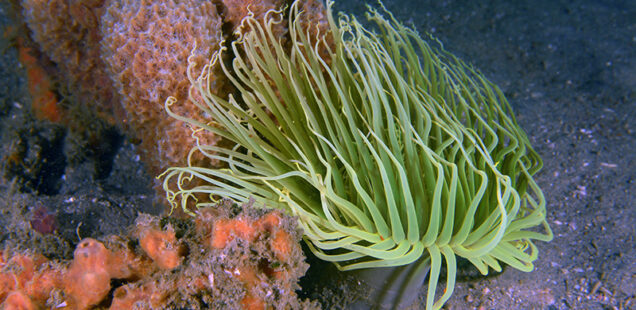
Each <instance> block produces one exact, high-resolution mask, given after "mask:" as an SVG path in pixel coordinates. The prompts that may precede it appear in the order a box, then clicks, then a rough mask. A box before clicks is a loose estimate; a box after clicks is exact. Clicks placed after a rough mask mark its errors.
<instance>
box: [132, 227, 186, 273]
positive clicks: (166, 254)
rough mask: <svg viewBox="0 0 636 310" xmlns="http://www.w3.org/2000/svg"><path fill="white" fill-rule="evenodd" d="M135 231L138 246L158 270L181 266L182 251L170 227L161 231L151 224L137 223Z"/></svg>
mask: <svg viewBox="0 0 636 310" xmlns="http://www.w3.org/2000/svg"><path fill="white" fill-rule="evenodd" d="M137 229H138V231H137V235H138V238H139V245H140V246H141V248H142V249H143V250H144V252H145V253H146V254H147V255H148V256H149V257H150V258H151V259H152V260H153V261H154V262H155V264H157V266H158V267H159V268H161V269H167V270H172V269H174V268H176V267H178V266H179V265H180V264H181V258H182V252H183V250H182V248H181V246H180V245H179V244H178V242H177V238H176V237H175V234H174V229H173V228H172V227H171V226H170V225H168V227H166V229H165V230H161V229H159V228H156V227H153V225H151V223H144V222H143V221H137Z"/></svg>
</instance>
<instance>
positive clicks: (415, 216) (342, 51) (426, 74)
mask: <svg viewBox="0 0 636 310" xmlns="http://www.w3.org/2000/svg"><path fill="white" fill-rule="evenodd" d="M327 6H328V17H329V24H330V27H329V28H330V29H329V31H328V32H327V33H324V32H323V33H319V34H318V35H317V36H315V37H314V36H310V33H313V34H315V33H316V31H315V29H306V28H302V27H301V24H302V23H301V22H299V20H300V19H301V17H302V14H303V12H302V11H300V10H299V9H298V2H295V3H294V4H293V5H292V6H291V7H290V12H289V16H290V18H289V25H288V29H289V41H288V43H287V44H283V43H282V41H283V40H281V38H279V37H277V36H275V35H274V34H273V32H272V27H273V26H274V25H276V24H278V23H281V21H282V20H283V19H282V18H280V16H281V13H280V12H276V11H270V12H269V13H268V14H267V16H266V17H265V20H264V22H263V21H257V20H255V18H254V17H252V16H248V17H246V18H245V19H244V20H243V26H244V27H247V28H249V29H250V31H245V32H244V33H243V34H241V36H240V37H239V39H238V40H236V41H235V42H233V43H232V44H231V47H229V51H228V49H226V48H224V47H223V48H221V50H220V51H219V52H218V53H217V54H216V55H215V56H214V57H213V59H212V60H211V62H210V63H209V64H208V65H207V67H206V68H205V70H203V74H202V75H201V76H199V77H194V76H192V74H191V75H190V79H191V82H192V85H193V88H192V89H191V98H193V100H194V101H195V102H196V103H197V105H198V106H199V107H200V108H201V110H202V112H204V113H205V114H207V115H209V117H210V118H209V122H208V123H202V122H199V121H197V120H194V119H189V118H185V117H183V116H180V115H176V114H175V113H173V112H172V111H171V110H170V106H171V104H172V103H173V102H174V101H175V100H176V99H174V98H170V99H168V100H167V101H166V109H167V111H168V113H170V114H171V115H172V116H174V117H175V118H177V119H180V120H183V121H186V122H188V123H190V124H191V125H192V126H193V127H195V128H197V129H196V130H207V131H210V132H212V133H214V134H217V135H219V136H221V137H223V139H225V140H226V141H229V142H231V143H232V144H233V145H234V147H224V146H213V145H203V144H201V143H199V144H197V145H196V146H195V147H194V148H193V150H192V151H191V153H190V154H193V153H195V152H201V153H203V154H205V155H206V156H208V157H209V158H210V159H213V160H218V161H221V162H225V163H227V167H226V168H223V169H212V168H208V167H196V166H192V165H190V166H187V167H174V168H171V169H169V170H167V171H166V172H165V173H164V174H163V177H164V188H165V189H166V192H167V198H168V200H169V201H170V202H171V203H172V206H173V208H177V207H179V206H181V207H183V208H184V211H186V212H189V213H190V214H193V212H191V211H189V210H188V206H191V205H193V204H194V205H196V206H198V207H208V206H211V205H212V202H209V201H207V200H203V199H197V198H198V197H201V195H205V196H208V197H209V198H210V199H212V200H214V199H215V198H217V197H230V198H233V199H235V200H237V201H242V202H247V201H249V199H254V200H255V201H256V202H257V203H258V204H260V205H265V206H267V207H269V208H279V209H282V210H287V211H288V212H290V213H291V214H293V215H295V216H297V218H298V224H299V226H300V227H301V228H302V229H303V232H304V239H305V241H306V242H307V245H308V246H309V248H310V249H311V251H312V252H313V253H314V254H315V255H316V256H317V257H319V258H321V259H324V260H326V261H331V262H334V263H335V264H336V265H337V266H338V267H339V268H340V269H342V270H354V269H363V268H378V267H396V266H405V265H408V266H417V268H415V270H414V271H413V275H409V276H407V279H406V280H405V282H408V283H415V284H416V285H418V287H419V286H421V285H422V282H423V280H424V277H425V276H426V275H428V279H429V280H428V291H427V301H426V308H427V309H431V308H434V309H438V308H440V307H441V306H442V305H443V304H444V303H445V301H446V300H448V298H449V297H450V296H451V294H452V291H453V288H454V283H455V277H456V270H457V267H456V256H460V257H463V258H465V259H467V260H468V261H470V262H471V263H472V264H473V265H475V266H476V267H477V269H478V270H479V271H480V272H481V273H482V274H486V273H487V272H488V268H489V267H490V268H492V269H494V270H497V271H500V270H501V266H500V263H499V262H503V263H505V264H507V265H510V266H512V267H514V268H517V269H520V270H523V271H530V270H532V269H533V264H532V263H533V261H534V260H535V259H536V258H537V248H536V246H535V245H534V244H533V240H543V241H548V240H550V239H551V238H552V233H551V231H550V228H549V226H548V225H547V222H546V221H545V213H546V211H545V199H544V196H543V194H542V192H541V189H540V188H539V187H538V186H537V184H536V183H535V181H534V180H533V175H534V174H535V173H536V172H537V171H538V170H539V169H540V167H541V165H542V162H541V159H540V158H539V156H538V154H537V153H536V152H535V151H534V150H533V149H532V147H531V146H530V142H529V141H528V138H527V137H526V134H525V133H524V132H523V131H522V129H521V128H520V127H519V126H518V124H517V123H516V120H515V117H514V115H513V113H512V110H511V107H510V105H509V104H508V102H507V101H506V99H505V97H504V95H503V94H502V92H501V90H500V89H499V88H498V87H497V86H495V85H493V84H492V83H491V82H490V81H488V80H487V79H486V78H484V77H483V76H482V75H481V74H480V73H479V72H477V71H476V70H475V69H473V68H472V67H471V66H469V65H467V64H465V63H464V62H462V61H461V60H458V59H457V58H456V57H454V56H453V55H451V54H449V53H448V52H446V51H444V50H443V48H441V47H437V46H440V44H439V43H437V42H436V41H435V40H431V42H434V44H433V45H429V43H427V42H426V41H424V40H423V39H422V38H421V37H420V35H419V34H418V33H417V32H416V31H414V30H412V29H410V28H408V27H406V26H404V25H402V24H401V23H399V22H398V21H396V20H395V18H394V17H393V16H392V15H391V14H390V13H388V12H386V11H385V15H386V16H388V18H386V17H384V16H383V15H382V14H380V13H378V12H377V11H376V10H373V9H370V11H369V13H368V15H367V17H368V19H369V20H370V21H371V22H373V28H372V29H375V31H372V30H370V29H371V27H369V28H367V26H363V25H362V24H361V23H360V22H359V21H358V20H356V18H354V17H352V16H347V15H343V14H341V15H340V16H339V18H338V19H335V18H334V17H333V14H332V12H331V3H328V5H327ZM228 52H231V55H233V57H234V58H233V59H232V60H231V64H229V65H226V64H224V62H223V61H222V60H223V58H224V54H226V53H228ZM321 55H322V56H321ZM325 55H328V57H325ZM194 66H195V64H193V63H191V64H190V67H194ZM218 66H221V68H222V70H223V72H225V74H226V75H227V77H228V78H229V79H230V80H231V82H232V84H233V85H234V87H236V89H237V90H238V95H237V96H229V98H221V97H218V96H216V95H215V94H214V92H213V88H212V86H211V83H210V81H211V79H212V77H211V76H212V74H213V72H214V70H213V69H214V68H217V67H218ZM174 178H177V182H174ZM195 178H196V179H199V180H200V181H203V182H198V183H197V182H194V183H192V182H189V181H190V180H192V179H195ZM171 184H176V185H171ZM188 184H203V185H192V186H188ZM537 226H542V229H537V228H535V227H537ZM540 230H543V232H540ZM443 264H445V266H446V272H447V275H446V289H445V290H444V293H443V294H442V295H441V297H438V299H437V300H435V292H436V287H437V283H438V281H439V279H440V271H441V270H442V265H443ZM414 279H420V280H414ZM399 294H402V295H403V294H404V293H398V295H399ZM412 298H414V297H409V296H406V297H405V296H397V297H392V301H391V302H392V303H393V304H394V306H395V305H397V304H398V303H403V301H404V300H410V301H412V300H413V299H412Z"/></svg>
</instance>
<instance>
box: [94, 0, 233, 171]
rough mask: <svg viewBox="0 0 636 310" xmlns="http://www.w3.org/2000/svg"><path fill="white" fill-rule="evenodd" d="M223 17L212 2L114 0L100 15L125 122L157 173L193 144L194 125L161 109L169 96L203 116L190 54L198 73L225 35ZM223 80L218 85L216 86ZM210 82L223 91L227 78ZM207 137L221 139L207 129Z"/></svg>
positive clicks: (106, 55)
mask: <svg viewBox="0 0 636 310" xmlns="http://www.w3.org/2000/svg"><path fill="white" fill-rule="evenodd" d="M221 22H222V21H221V18H220V17H219V15H218V14H217V12H216V6H215V5H214V4H213V3H212V2H210V1H194V0H166V1H148V0H125V1H111V2H110V4H109V6H108V8H107V10H106V12H105V14H104V15H103V17H102V20H101V24H102V25H101V29H102V33H103V34H104V37H103V40H102V46H103V49H102V52H103V53H102V57H103V59H105V61H106V64H107V68H108V71H109V72H110V76H111V79H112V80H113V81H114V85H115V88H116V90H117V92H118V93H119V94H120V95H121V97H122V105H123V107H124V110H125V111H126V112H125V119H126V122H125V127H126V129H127V131H128V133H129V134H130V135H131V136H134V137H137V138H139V139H140V140H141V148H140V149H141V152H142V157H143V158H144V160H145V162H146V163H147V164H148V166H149V167H150V170H151V172H152V173H158V172H160V171H161V170H163V169H165V168H166V167H167V165H169V164H171V163H181V162H184V161H185V159H186V157H187V154H188V150H187V149H185V148H183V147H181V146H182V145H183V143H194V138H192V137H191V131H190V129H189V127H188V126H187V125H186V124H184V123H182V122H180V121H176V122H175V121H174V120H173V119H170V118H169V117H168V115H167V114H166V113H165V111H164V110H163V109H162V108H163V105H164V101H165V100H166V98H167V97H168V96H171V95H172V96H176V97H177V98H179V100H180V103H179V104H178V105H175V109H177V110H179V111H180V112H181V113H184V114H185V115H190V116H192V117H195V118H198V117H199V116H198V115H197V114H196V113H193V112H195V111H196V109H194V106H193V104H192V103H191V102H190V101H188V100H187V98H188V89H189V83H188V82H187V75H186V69H187V68H188V65H187V64H188V59H189V60H191V61H193V62H195V63H197V65H196V66H194V67H193V68H191V70H192V71H193V72H194V74H199V73H200V72H201V69H202V68H203V65H205V64H207V61H208V59H209V58H210V56H211V55H212V53H214V52H215V51H216V50H218V48H219V47H220V45H219V44H220V42H221V40H222V31H221ZM217 84H218V85H217ZM217 84H212V85H211V87H213V88H215V89H217V90H218V91H219V92H221V90H222V89H223V82H222V81H218V83H217ZM200 139H201V140H202V141H206V142H208V143H212V144H214V143H216V141H217V140H218V137H216V136H214V135H213V134H206V135H203V136H201V137H200Z"/></svg>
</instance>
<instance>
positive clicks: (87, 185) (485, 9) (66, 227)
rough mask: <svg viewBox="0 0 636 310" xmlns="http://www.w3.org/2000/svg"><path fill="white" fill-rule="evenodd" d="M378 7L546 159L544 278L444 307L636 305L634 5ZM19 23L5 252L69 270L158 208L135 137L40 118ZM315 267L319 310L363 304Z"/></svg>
mask: <svg viewBox="0 0 636 310" xmlns="http://www.w3.org/2000/svg"><path fill="white" fill-rule="evenodd" d="M367 4H369V5H372V6H376V7H377V5H376V3H375V2H374V1H371V2H367V1H354V0H341V1H336V4H335V10H336V11H343V12H346V13H353V14H356V15H358V16H360V19H361V20H363V14H364V12H365V11H366V5H367ZM384 5H385V6H386V8H387V9H388V10H389V11H391V12H392V13H393V14H394V15H395V17H396V19H397V20H399V21H402V22H403V23H405V24H406V25H409V26H412V27H414V28H415V29H416V30H418V31H419V32H420V33H421V34H425V33H430V34H432V35H433V36H434V37H435V38H437V39H439V40H440V41H441V42H442V44H443V46H444V48H445V49H446V50H448V51H449V52H451V53H453V54H455V55H457V56H458V57H459V58H461V59H462V60H464V61H466V62H467V63H470V64H472V65H474V67H475V68H477V69H479V70H480V71H481V72H482V73H483V74H484V75H485V76H486V77H487V78H488V79H490V80H491V81H493V82H494V83H495V84H497V85H498V86H499V87H500V88H501V89H502V90H503V92H504V93H505V95H506V97H507V99H508V100H509V102H510V104H511V105H512V107H513V110H514V112H515V116H516V118H517V121H518V122H519V125H520V126H521V128H523V130H524V131H525V132H526V133H527V134H528V136H529V139H530V142H531V144H532V145H533V147H534V148H535V150H536V151H537V152H538V153H539V155H540V156H541V157H542V159H543V161H544V167H543V169H542V170H541V171H540V172H539V173H538V174H537V175H536V176H535V180H536V181H537V183H538V184H539V186H540V187H541V188H542V190H543V191H544V195H545V196H546V199H547V210H548V213H547V219H548V223H549V224H550V226H551V228H552V230H553V232H554V240H553V241H551V242H549V243H542V242H538V243H537V245H538V247H539V251H540V253H539V257H538V259H537V260H536V261H535V263H534V264H535V270H534V271H533V272H531V273H523V272H520V271H518V270H515V269H513V268H505V269H504V271H503V272H502V273H500V274H498V273H495V272H491V274H490V275H489V276H487V277H483V276H481V275H479V273H478V272H477V271H476V270H475V268H474V267H472V265H470V264H467V263H464V264H462V263H461V262H460V263H459V267H458V269H459V271H458V281H457V284H456V288H455V292H454V294H453V296H452V297H451V299H450V300H449V301H448V303H447V304H446V305H445V308H447V309H473V308H474V309H631V308H636V242H635V241H634V236H635V235H636V225H635V223H636V184H635V183H636V154H635V152H634V150H636V2H634V1H584V0H581V1H546V0H544V1H503V0H501V1H423V0H405V1H384ZM10 12H11V11H10V9H9V4H8V2H5V1H3V3H2V4H0V33H2V34H3V36H2V37H1V38H0V51H1V52H2V53H1V54H0V139H1V140H0V158H1V159H2V165H1V166H2V167H1V169H2V170H1V171H0V176H1V178H0V227H2V230H0V242H2V246H0V250H4V251H5V253H6V251H7V250H6V249H8V248H11V247H15V246H20V247H21V248H27V247H28V248H33V249H36V248H37V249H38V251H40V252H42V253H43V254H44V255H45V256H47V257H48V258H57V259H70V258H71V257H72V253H73V249H74V248H75V246H76V245H77V244H78V242H79V239H78V236H81V237H82V238H86V237H94V238H98V237H101V236H104V235H108V234H123V233H126V232H127V231H128V227H129V226H130V225H132V224H133V223H134V221H135V218H136V217H137V214H138V213H139V212H144V213H150V214H159V213H160V212H161V211H162V208H163V207H162V206H160V205H158V203H156V202H157V201H159V200H160V199H163V198H162V197H156V195H157V194H156V192H155V191H154V190H153V188H152V185H153V178H154V175H150V174H148V172H147V170H146V168H145V167H144V164H143V163H142V161H141V160H140V159H139V155H137V150H136V148H137V147H138V146H137V145H138V141H135V139H132V138H130V137H127V136H126V135H124V134H122V133H121V132H119V131H117V130H115V129H113V128H110V127H108V126H104V127H103V128H101V127H100V128H99V129H95V130H93V131H91V132H98V133H99V134H97V136H96V137H92V136H91V137H87V136H81V135H79V136H78V135H73V134H69V133H68V129H67V128H65V127H64V126H61V125H58V124H56V123H54V122H51V121H49V120H41V119H38V118H35V117H34V116H33V115H32V114H33V113H31V109H30V106H31V104H32V103H31V102H32V100H33V91H32V89H31V88H30V87H32V86H31V85H30V84H29V83H30V82H31V83H32V80H31V81H30V80H29V79H28V78H27V76H28V74H27V72H26V71H27V69H26V68H25V66H24V65H23V64H21V63H20V62H19V50H18V48H17V44H16V41H17V40H18V39H17V38H16V36H15V35H13V34H12V33H13V32H12V29H14V27H15V25H14V24H13V23H14V21H13V20H12V19H11V18H12V17H13V16H10V15H9V14H11V13H10ZM18 36H19V35H18ZM63 95H64V94H57V96H58V98H62V97H63ZM93 125H94V124H90V123H89V124H87V126H93ZM94 126H102V125H94ZM48 214H52V215H51V216H48ZM49 226H52V227H49ZM49 230H51V231H49ZM305 255H310V254H309V253H308V251H305ZM308 262H309V263H310V265H311V267H310V268H309V270H308V271H307V274H306V275H305V277H304V278H302V279H301V287H302V291H301V292H300V293H299V295H300V296H301V297H302V298H308V299H311V300H315V301H318V303H319V304H320V305H321V306H322V308H324V309H339V308H341V309H347V308H348V307H347V305H348V304H349V303H352V302H354V301H355V299H356V298H364V294H365V290H364V288H362V287H359V286H358V285H357V283H356V282H352V280H351V278H350V277H348V275H347V274H343V273H340V272H338V271H337V270H336V269H335V267H333V266H331V265H328V264H325V263H322V262H319V261H317V259H315V258H312V257H309V258H308ZM425 296H426V287H424V288H422V290H421V292H420V297H419V300H418V302H416V304H415V305H413V307H412V308H413V309H423V304H424V301H423V300H424V299H425Z"/></svg>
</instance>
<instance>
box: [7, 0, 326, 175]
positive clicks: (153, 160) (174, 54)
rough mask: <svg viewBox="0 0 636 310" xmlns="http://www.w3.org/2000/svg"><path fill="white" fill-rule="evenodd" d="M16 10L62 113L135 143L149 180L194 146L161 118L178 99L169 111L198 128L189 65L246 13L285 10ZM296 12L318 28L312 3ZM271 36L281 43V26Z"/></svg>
mask: <svg viewBox="0 0 636 310" xmlns="http://www.w3.org/2000/svg"><path fill="white" fill-rule="evenodd" d="M20 4H21V6H22V8H23V13H24V17H25V22H26V24H27V25H28V27H29V30H30V31H31V36H32V37H33V40H34V41H35V42H37V44H38V46H39V47H40V49H41V52H42V54H43V55H44V56H46V57H47V58H48V59H50V60H51V61H52V62H53V63H54V64H55V65H54V66H51V68H49V69H50V71H52V72H51V75H52V76H54V77H55V78H56V80H58V81H60V82H61V84H62V85H61V86H62V87H61V88H62V89H58V91H59V92H62V93H64V94H70V95H71V96H69V97H67V98H65V101H64V102H65V104H66V105H68V106H69V109H70V110H73V111H78V110H81V111H85V110H86V111H92V112H94V113H95V112H96V114H97V115H98V116H99V117H100V118H102V119H104V120H106V121H107V122H108V123H109V124H114V125H117V127H119V128H120V129H123V130H124V131H125V132H126V133H127V134H128V135H129V136H131V137H133V138H135V140H137V141H140V143H141V144H140V147H139V148H138V149H139V152H140V155H141V159H142V161H143V162H144V163H145V164H146V166H147V167H148V169H149V172H150V173H151V174H153V175H156V174H158V173H160V172H162V171H163V170H165V169H166V168H168V167H170V166H182V165H185V164H186V160H187V159H186V158H187V155H188V152H189V150H190V148H191V147H193V146H194V144H195V140H194V138H192V136H191V135H192V130H191V129H190V127H188V126H186V125H185V124H184V123H183V122H181V121H178V120H175V119H174V118H172V117H170V116H169V115H168V114H167V113H166V111H165V109H164V103H165V101H166V99H167V98H168V96H174V97H175V98H176V99H177V100H176V102H175V103H174V105H173V106H172V107H171V110H172V111H174V112H175V113H177V114H179V115H182V116H185V117H189V118H193V119H198V120H202V119H203V118H202V117H203V115H200V113H201V112H200V111H201V110H200V109H199V108H197V107H195V106H194V105H193V103H192V101H190V100H189V99H188V96H189V93H188V92H189V86H190V83H189V80H188V78H187V73H188V72H187V70H188V60H190V61H194V62H195V63H196V65H195V66H193V67H192V68H190V74H192V75H193V76H195V77H196V76H198V74H200V72H201V69H202V67H203V65H205V64H207V63H208V61H209V59H210V58H211V56H212V54H213V53H214V52H215V51H217V50H218V49H219V46H220V43H221V40H223V39H225V40H232V39H233V38H236V36H233V34H235V33H240V23H241V20H242V19H243V18H244V17H245V16H247V15H248V14H250V12H251V14H254V15H255V16H257V17H259V18H262V17H264V15H265V14H266V12H267V11H268V10H271V9H277V10H284V9H286V8H287V7H288V6H287V5H286V4H287V1H284V0H217V1H201V0H88V1H86V0H84V1H80V0H50V1H45V0H20ZM302 7H303V8H304V9H306V10H307V12H306V16H308V17H307V18H308V23H307V25H308V26H309V27H311V28H312V30H310V31H312V32H313V31H314V30H313V29H314V27H316V25H317V26H318V27H319V28H320V29H321V30H322V29H324V26H323V25H326V22H325V19H326V17H325V15H324V7H323V5H322V3H321V2H320V1H319V0H310V1H307V2H306V3H304V4H303V6H302ZM283 15H284V16H286V15H285V14H283ZM276 27H277V29H278V33H279V34H280V38H281V39H282V40H285V38H286V37H287V22H286V21H281V23H280V24H279V25H277V26H276ZM316 29H318V28H316ZM195 47H196V48H195ZM213 72H214V74H213V76H212V77H211V81H212V82H211V85H210V87H211V88H212V89H213V92H214V93H215V94H217V95H219V96H222V97H224V96H227V95H228V94H229V93H230V92H231V88H230V87H229V83H228V82H227V81H226V77H225V74H224V73H223V72H221V71H220V70H219V69H218V68H216V69H215V70H213ZM193 95H194V96H195V97H196V95H197V94H193ZM34 108H36V109H37V107H35V106H34ZM47 111H48V110H47ZM55 112H56V113H57V111H55ZM62 112H64V111H62ZM49 114H51V113H49ZM75 114H77V113H75ZM82 117H83V116H82V115H80V116H79V117H78V116H77V115H75V116H71V117H68V118H72V119H74V120H73V122H71V123H70V124H68V125H69V126H70V127H74V130H76V131H82V130H86V131H90V130H91V129H90V128H89V127H90V126H95V125H91V124H93V122H91V121H90V120H83V121H82ZM198 134H199V135H198V137H199V139H201V142H202V143H205V144H208V145H214V144H216V143H218V140H219V138H218V137H215V136H214V135H213V134H210V133H208V132H199V133H198ZM195 156H196V155H195ZM192 160H193V161H194V162H197V161H199V160H202V157H200V158H193V159H192ZM206 164H212V165H214V164H216V163H206Z"/></svg>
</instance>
